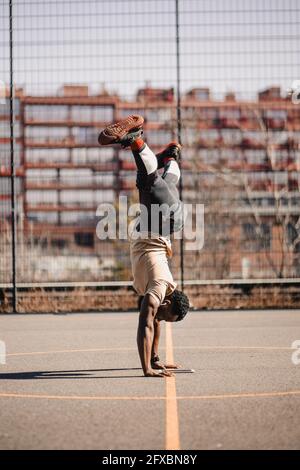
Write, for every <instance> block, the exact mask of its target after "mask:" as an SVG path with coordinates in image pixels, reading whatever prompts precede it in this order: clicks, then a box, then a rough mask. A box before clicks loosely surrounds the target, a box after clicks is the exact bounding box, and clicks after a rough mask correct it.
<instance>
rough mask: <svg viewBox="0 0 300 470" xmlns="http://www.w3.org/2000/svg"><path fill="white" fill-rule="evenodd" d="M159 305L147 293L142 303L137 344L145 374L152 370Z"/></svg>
mask: <svg viewBox="0 0 300 470" xmlns="http://www.w3.org/2000/svg"><path fill="white" fill-rule="evenodd" d="M156 312H157V305H156V303H155V301H154V300H153V299H152V298H151V296H149V295H147V296H145V297H144V300H143V302H142V305H141V311H140V317H139V325H138V331H137V345H138V350H139V356H140V360H141V364H142V368H143V371H144V374H145V375H146V374H147V373H148V372H149V371H151V354H152V347H153V339H154V318H155V315H156Z"/></svg>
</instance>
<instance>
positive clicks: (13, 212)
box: [9, 0, 17, 313]
mask: <svg viewBox="0 0 300 470" xmlns="http://www.w3.org/2000/svg"><path fill="white" fill-rule="evenodd" d="M9 81H10V84H9V108H10V109H9V111H10V112H9V117H10V181H11V231H12V243H11V245H12V248H11V255H12V284H13V287H12V307H13V312H14V313H16V312H17V285H16V284H17V275H16V274H17V234H16V188H15V179H16V171H15V142H14V86H13V2H12V0H10V1H9Z"/></svg>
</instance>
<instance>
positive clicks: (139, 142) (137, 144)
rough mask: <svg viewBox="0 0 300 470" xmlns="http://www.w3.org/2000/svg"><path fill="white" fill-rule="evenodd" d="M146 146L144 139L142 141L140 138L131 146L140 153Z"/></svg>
mask: <svg viewBox="0 0 300 470" xmlns="http://www.w3.org/2000/svg"><path fill="white" fill-rule="evenodd" d="M144 146H145V142H144V141H143V139H141V137H138V138H137V139H136V140H135V141H134V142H132V144H131V145H130V147H131V150H133V151H135V152H139V151H140V150H142V148H143V147H144Z"/></svg>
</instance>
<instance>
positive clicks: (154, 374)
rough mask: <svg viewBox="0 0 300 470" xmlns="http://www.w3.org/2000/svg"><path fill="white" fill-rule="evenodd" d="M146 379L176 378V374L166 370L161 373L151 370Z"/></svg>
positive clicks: (146, 373) (146, 374)
mask: <svg viewBox="0 0 300 470" xmlns="http://www.w3.org/2000/svg"><path fill="white" fill-rule="evenodd" d="M145 377H174V374H172V372H169V371H168V370H166V369H162V370H160V371H158V370H153V369H150V370H149V371H147V372H145Z"/></svg>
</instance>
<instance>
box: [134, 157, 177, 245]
mask: <svg viewBox="0 0 300 470" xmlns="http://www.w3.org/2000/svg"><path fill="white" fill-rule="evenodd" d="M133 155H134V159H135V162H136V166H137V178H136V186H137V188H138V190H139V199H140V205H141V216H140V219H141V223H140V225H139V226H138V227H137V230H138V231H143V232H145V231H147V232H151V233H154V234H156V233H157V234H159V235H162V236H165V237H167V236H170V235H171V234H172V233H174V232H177V231H179V230H181V229H182V227H183V205H182V202H181V201H180V198H179V192H178V189H177V186H176V184H177V180H178V178H177V177H176V176H174V174H172V173H170V172H168V164H167V165H166V166H165V169H164V172H163V174H162V176H161V175H160V174H159V173H158V171H157V170H155V171H153V172H152V173H150V174H148V173H147V169H146V167H145V165H144V162H143V160H142V159H141V157H140V154H139V152H133ZM155 158H156V157H155Z"/></svg>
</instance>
